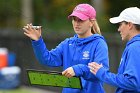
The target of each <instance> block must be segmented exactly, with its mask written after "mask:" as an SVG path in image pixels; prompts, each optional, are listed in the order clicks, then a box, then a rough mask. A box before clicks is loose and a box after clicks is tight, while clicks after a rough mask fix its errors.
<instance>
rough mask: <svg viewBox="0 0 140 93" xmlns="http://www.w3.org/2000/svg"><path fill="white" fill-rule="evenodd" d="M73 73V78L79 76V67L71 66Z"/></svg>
mask: <svg viewBox="0 0 140 93" xmlns="http://www.w3.org/2000/svg"><path fill="white" fill-rule="evenodd" d="M72 68H73V70H74V72H75V76H81V75H82V74H81V73H82V71H81V70H80V69H79V65H74V66H72Z"/></svg>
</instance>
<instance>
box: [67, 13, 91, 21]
mask: <svg viewBox="0 0 140 93" xmlns="http://www.w3.org/2000/svg"><path fill="white" fill-rule="evenodd" d="M73 16H76V17H78V18H80V19H81V20H87V19H88V18H89V17H87V16H85V15H83V14H81V13H77V12H73V13H72V14H71V15H69V16H68V19H70V18H71V17H73Z"/></svg>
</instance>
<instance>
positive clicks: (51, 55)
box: [32, 37, 63, 66]
mask: <svg viewBox="0 0 140 93" xmlns="http://www.w3.org/2000/svg"><path fill="white" fill-rule="evenodd" d="M62 45H63V43H60V44H59V45H58V46H57V47H56V48H55V49H52V50H51V51H49V50H48V49H47V48H46V45H45V43H44V41H43V39H42V37H40V39H39V40H38V41H32V46H33V50H34V54H35V56H36V58H37V59H38V60H39V62H40V63H41V64H44V65H48V66H61V65H62Z"/></svg>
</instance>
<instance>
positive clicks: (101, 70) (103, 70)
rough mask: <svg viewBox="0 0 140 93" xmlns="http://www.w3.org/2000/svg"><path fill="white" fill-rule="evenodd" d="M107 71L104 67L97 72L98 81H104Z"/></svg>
mask: <svg viewBox="0 0 140 93" xmlns="http://www.w3.org/2000/svg"><path fill="white" fill-rule="evenodd" d="M105 71H106V69H105V68H104V67H101V68H100V69H99V70H98V71H97V73H96V77H97V78H98V79H100V80H101V81H103V80H102V79H103V78H102V77H104V73H105Z"/></svg>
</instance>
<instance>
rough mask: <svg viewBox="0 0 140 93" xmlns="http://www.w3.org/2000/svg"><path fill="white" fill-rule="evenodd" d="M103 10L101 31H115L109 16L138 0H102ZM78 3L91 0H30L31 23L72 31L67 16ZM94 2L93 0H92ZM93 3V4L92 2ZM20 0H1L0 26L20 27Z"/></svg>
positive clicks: (98, 16) (99, 21)
mask: <svg viewBox="0 0 140 93" xmlns="http://www.w3.org/2000/svg"><path fill="white" fill-rule="evenodd" d="M102 2H103V4H102V5H103V12H102V13H100V14H97V20H98V23H99V25H100V28H101V30H102V32H117V31H116V30H117V26H116V25H112V24H110V23H109V18H110V17H113V16H118V15H119V13H120V12H121V11H122V10H124V9H125V8H127V7H131V6H137V7H139V4H140V0H102ZM79 3H91V0H32V4H33V7H32V8H33V9H32V10H33V24H34V25H42V26H43V29H44V30H47V31H54V32H56V31H63V32H64V31H66V30H67V31H72V29H73V28H72V24H71V20H68V18H67V16H68V15H69V14H70V13H71V12H72V10H73V8H74V7H75V6H76V5H77V4H79ZM92 3H94V0H93V2H92ZM92 5H94V4H92ZM21 6H22V4H21V0H1V3H0V28H21V27H22V26H23V25H22V24H21V20H22V19H21V16H22V15H24V14H22V11H21Z"/></svg>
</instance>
